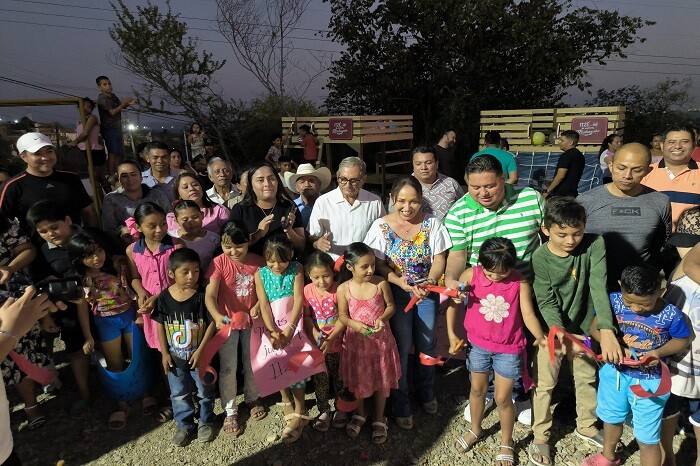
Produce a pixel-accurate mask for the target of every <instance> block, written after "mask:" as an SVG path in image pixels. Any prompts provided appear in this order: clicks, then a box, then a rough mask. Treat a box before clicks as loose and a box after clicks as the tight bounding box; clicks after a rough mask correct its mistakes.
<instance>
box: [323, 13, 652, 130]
mask: <svg viewBox="0 0 700 466" xmlns="http://www.w3.org/2000/svg"><path fill="white" fill-rule="evenodd" d="M326 1H328V2H329V3H330V4H331V11H332V18H331V21H330V29H331V32H330V33H328V35H329V36H330V37H331V38H333V39H334V40H335V41H337V42H340V43H342V44H344V45H345V46H346V50H345V51H344V52H342V54H341V56H340V58H339V59H337V60H335V61H334V63H333V65H332V67H331V70H330V71H331V74H332V75H331V77H330V78H329V81H328V84H327V87H328V89H329V94H328V97H327V100H326V105H327V106H328V108H329V109H330V110H331V111H338V112H352V113H378V114H382V113H384V114H412V115H413V116H414V134H415V137H416V139H417V140H426V141H430V140H431V139H432V138H434V136H435V134H437V133H435V134H434V133H433V131H434V130H440V129H442V128H447V127H450V128H452V129H457V130H459V131H461V132H462V133H464V132H467V133H468V134H471V135H474V134H476V132H477V126H478V125H477V122H478V115H479V113H478V112H479V111H480V110H482V109H504V108H537V107H552V106H557V105H558V104H560V103H561V100H562V98H563V97H564V96H565V95H566V89H567V88H568V87H571V86H575V87H578V88H579V89H586V88H588V87H589V86H590V83H589V82H588V81H587V71H586V65H589V64H599V65H604V64H605V63H606V60H607V59H609V58H611V57H614V56H619V57H623V58H624V57H625V55H624V50H625V49H626V48H627V47H629V46H630V45H631V44H633V43H634V42H636V41H643V40H644V39H643V38H639V37H638V36H637V33H638V31H639V30H640V29H641V28H642V27H643V26H645V25H651V24H653V23H652V22H649V21H644V20H643V19H642V18H638V17H630V16H624V15H621V14H619V13H618V12H614V11H606V10H597V9H591V8H588V7H574V6H573V5H572V2H571V0H529V1H527V0H526V1H521V0H326Z"/></svg>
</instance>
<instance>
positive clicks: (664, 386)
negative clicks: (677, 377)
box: [547, 325, 671, 398]
mask: <svg viewBox="0 0 700 466" xmlns="http://www.w3.org/2000/svg"><path fill="white" fill-rule="evenodd" d="M559 332H561V333H562V334H563V336H564V338H566V339H567V340H569V341H570V342H571V343H572V344H573V345H575V346H576V347H578V348H579V349H581V351H582V352H583V353H584V354H585V355H586V356H589V357H591V358H593V360H594V361H595V362H596V363H598V364H602V363H603V356H601V355H600V354H595V353H594V352H593V350H592V349H590V348H589V347H587V346H586V345H584V344H583V343H582V342H581V340H579V339H578V338H576V337H575V336H573V335H571V334H570V333H568V332H566V331H565V330H564V329H562V328H561V327H557V326H556V325H554V326H552V327H551V328H550V329H549V334H548V335H547V346H548V349H549V361H550V362H551V363H552V364H554V361H555V360H556V353H555V351H556V339H557V333H559ZM654 361H658V363H659V365H660V366H661V382H660V383H659V387H658V388H657V389H656V391H655V392H654V393H650V392H648V391H646V390H645V389H644V388H643V387H642V386H641V385H640V384H636V385H631V386H630V390H632V393H634V394H635V395H637V396H638V397H639V398H654V397H657V396H663V395H666V394H667V393H668V392H670V391H671V372H670V371H669V370H668V366H667V365H666V363H664V362H663V361H662V360H661V359H659V358H657V357H656V356H642V357H641V358H640V359H632V358H623V359H622V361H621V362H620V365H623V366H627V367H646V366H649V365H650V364H651V363H652V362H654Z"/></svg>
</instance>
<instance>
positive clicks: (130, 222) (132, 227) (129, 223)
mask: <svg viewBox="0 0 700 466" xmlns="http://www.w3.org/2000/svg"><path fill="white" fill-rule="evenodd" d="M124 225H126V227H127V228H128V229H129V234H131V236H132V237H134V238H136V239H138V238H139V236H140V235H141V233H139V231H138V230H137V229H136V220H134V217H129V218H127V219H126V220H124Z"/></svg>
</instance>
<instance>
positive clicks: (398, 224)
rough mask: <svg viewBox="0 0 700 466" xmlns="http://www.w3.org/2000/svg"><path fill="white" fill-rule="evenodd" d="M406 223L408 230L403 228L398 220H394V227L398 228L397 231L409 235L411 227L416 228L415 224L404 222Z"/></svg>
mask: <svg viewBox="0 0 700 466" xmlns="http://www.w3.org/2000/svg"><path fill="white" fill-rule="evenodd" d="M406 223H408V228H407V227H405V226H404V225H401V224H400V223H399V220H398V219H397V220H396V226H397V227H399V229H400V230H402V231H403V232H404V233H406V234H409V233H411V230H412V229H413V227H415V226H416V224H414V223H411V222H406Z"/></svg>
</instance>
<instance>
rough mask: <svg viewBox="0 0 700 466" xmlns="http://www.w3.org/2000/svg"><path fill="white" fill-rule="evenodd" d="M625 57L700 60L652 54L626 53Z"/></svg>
mask: <svg viewBox="0 0 700 466" xmlns="http://www.w3.org/2000/svg"><path fill="white" fill-rule="evenodd" d="M625 55H631V56H634V57H652V58H678V59H680V60H700V58H698V57H674V56H670V55H651V54H646V53H633V52H629V53H625Z"/></svg>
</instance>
